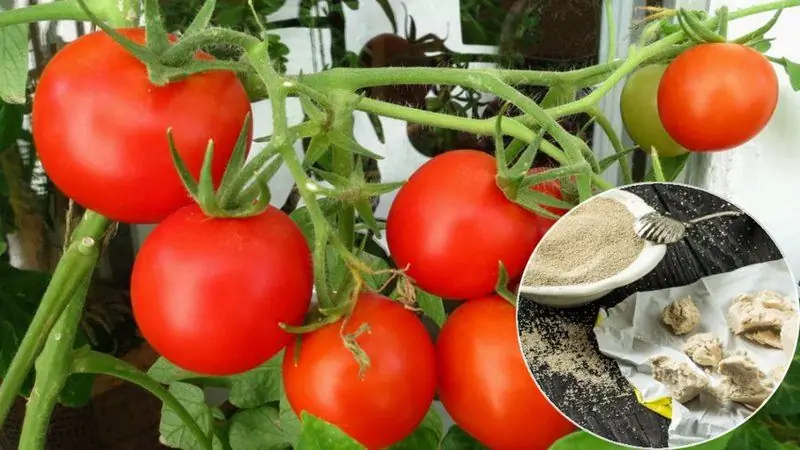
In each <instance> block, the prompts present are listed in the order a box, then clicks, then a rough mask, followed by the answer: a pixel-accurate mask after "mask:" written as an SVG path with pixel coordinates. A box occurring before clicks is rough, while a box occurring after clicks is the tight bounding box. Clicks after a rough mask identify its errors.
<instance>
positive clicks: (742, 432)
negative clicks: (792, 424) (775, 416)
mask: <svg viewBox="0 0 800 450" xmlns="http://www.w3.org/2000/svg"><path fill="white" fill-rule="evenodd" d="M727 436H729V437H728V442H727V444H728V445H727V446H725V447H721V446H715V447H708V450H710V449H713V450H717V449H719V450H722V449H723V448H724V449H725V450H780V449H781V444H780V442H778V441H777V440H776V439H775V438H774V437H773V436H772V434H770V432H769V429H767V427H766V425H765V424H764V423H763V422H761V421H760V420H759V416H758V415H757V416H755V417H752V418H751V419H750V420H748V421H747V422H745V423H744V424H742V425H741V426H740V427H739V428H737V429H736V431H733V432H732V433H728V435H727ZM724 438H725V437H723V439H724ZM720 440H722V439H720ZM715 443H716V441H715ZM702 450H707V449H706V448H704V449H702Z"/></svg>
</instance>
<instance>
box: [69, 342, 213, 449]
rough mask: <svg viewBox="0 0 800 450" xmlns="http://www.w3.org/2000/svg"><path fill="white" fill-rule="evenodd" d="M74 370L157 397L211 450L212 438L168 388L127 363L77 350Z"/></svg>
mask: <svg viewBox="0 0 800 450" xmlns="http://www.w3.org/2000/svg"><path fill="white" fill-rule="evenodd" d="M71 357H72V367H71V373H86V374H97V375H109V376H113V377H116V378H119V379H120V380H124V381H127V382H129V383H133V384H136V385H138V386H139V387H141V388H143V389H145V390H147V391H148V392H150V393H151V394H153V395H154V396H156V397H158V398H159V399H160V400H161V401H162V402H164V404H165V405H166V406H168V407H170V408H172V409H173V410H174V411H175V412H176V413H177V414H178V417H180V419H181V421H182V422H183V424H184V425H186V428H188V429H189V432H191V433H192V435H194V438H195V439H196V440H197V442H199V443H200V445H202V446H203V448H204V449H207V450H211V448H212V446H211V442H210V441H209V437H208V436H206V434H205V433H203V430H202V429H201V428H200V426H199V425H198V424H197V421H196V420H195V419H194V417H192V415H191V414H189V411H187V410H186V408H184V407H183V405H181V403H180V402H179V401H178V399H176V398H175V396H174V395H172V393H170V392H169V391H168V390H167V388H165V387H164V386H162V385H160V384H159V383H158V382H157V381H155V380H154V379H152V378H150V377H149V376H148V375H147V374H146V373H144V372H142V371H140V370H139V369H137V368H136V367H134V366H133V365H131V364H129V363H128V362H126V361H123V360H121V359H118V358H115V357H113V356H111V355H107V354H105V353H100V352H96V351H90V350H85V349H84V350H78V351H76V352H75V353H71Z"/></svg>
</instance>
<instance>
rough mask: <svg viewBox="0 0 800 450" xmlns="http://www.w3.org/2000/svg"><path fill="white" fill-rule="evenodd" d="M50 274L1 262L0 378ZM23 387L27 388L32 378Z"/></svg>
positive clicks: (9, 362) (30, 384)
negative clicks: (21, 268)
mask: <svg viewBox="0 0 800 450" xmlns="http://www.w3.org/2000/svg"><path fill="white" fill-rule="evenodd" d="M49 282H50V276H49V275H47V274H44V273H41V272H34V271H28V270H20V269H17V268H14V267H12V266H11V265H9V264H7V263H4V262H0V378H3V376H4V375H5V373H6V370H8V366H9V364H11V359H12V358H13V357H14V354H15V353H16V352H17V349H18V348H19V344H20V342H22V337H23V336H24V335H25V331H26V330H27V329H28V326H29V325H30V323H31V320H32V319H33V315H34V313H35V312H36V308H37V307H38V306H39V300H40V299H41V298H42V295H44V292H45V290H46V289H47V284H48V283H49ZM26 384H27V386H26V387H25V388H23V389H24V390H25V391H28V390H30V388H31V386H32V382H30V381H29V382H28V383H26Z"/></svg>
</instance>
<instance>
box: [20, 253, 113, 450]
mask: <svg viewBox="0 0 800 450" xmlns="http://www.w3.org/2000/svg"><path fill="white" fill-rule="evenodd" d="M82 244H85V245H86V251H87V252H88V253H93V254H94V255H95V257H96V256H97V254H99V249H98V247H99V245H98V244H97V243H95V242H94V241H93V240H92V239H91V238H84V239H83V241H82ZM89 284H90V280H89V278H87V279H86V280H85V281H84V282H83V284H82V285H81V286H80V287H79V288H78V290H77V291H75V293H74V294H73V295H72V298H71V299H70V302H69V305H68V306H67V308H66V309H65V310H64V313H63V314H62V315H61V318H59V319H58V322H57V323H56V325H55V327H53V331H52V333H50V335H49V337H48V339H47V343H46V344H45V346H44V349H43V350H42V354H41V355H39V358H37V360H36V382H35V384H34V385H33V390H32V391H31V396H30V398H29V399H28V407H27V410H26V413H25V421H24V422H23V424H22V433H21V435H20V440H19V448H20V450H44V448H45V445H46V444H47V428H48V425H49V424H50V418H51V416H52V415H53V409H54V408H55V406H56V403H57V402H58V397H59V395H60V394H61V390H62V389H63V388H64V383H66V382H67V378H68V377H69V374H70V371H71V369H70V366H71V364H72V346H73V345H74V343H75V334H76V333H77V332H78V327H79V326H80V320H81V314H82V312H83V305H84V303H85V301H86V293H87V292H88V290H89Z"/></svg>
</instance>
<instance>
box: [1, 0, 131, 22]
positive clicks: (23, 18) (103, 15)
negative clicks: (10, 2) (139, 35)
mask: <svg viewBox="0 0 800 450" xmlns="http://www.w3.org/2000/svg"><path fill="white" fill-rule="evenodd" d="M87 4H88V6H89V8H90V9H91V11H92V12H93V13H94V14H95V15H97V17H99V18H100V19H102V20H103V21H105V22H107V23H108V24H109V25H111V26H113V27H127V26H134V25H136V23H137V22H138V18H139V13H140V11H141V10H140V4H139V1H138V0H95V1H87ZM51 20H78V21H86V20H89V16H87V15H86V11H84V10H83V8H81V7H80V5H79V4H78V2H77V1H75V0H62V1H56V2H52V3H41V4H37V5H32V6H28V7H24V8H14V9H10V10H8V11H3V12H2V13H0V27H5V26H8V25H17V24H21V23H31V22H47V21H51Z"/></svg>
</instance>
